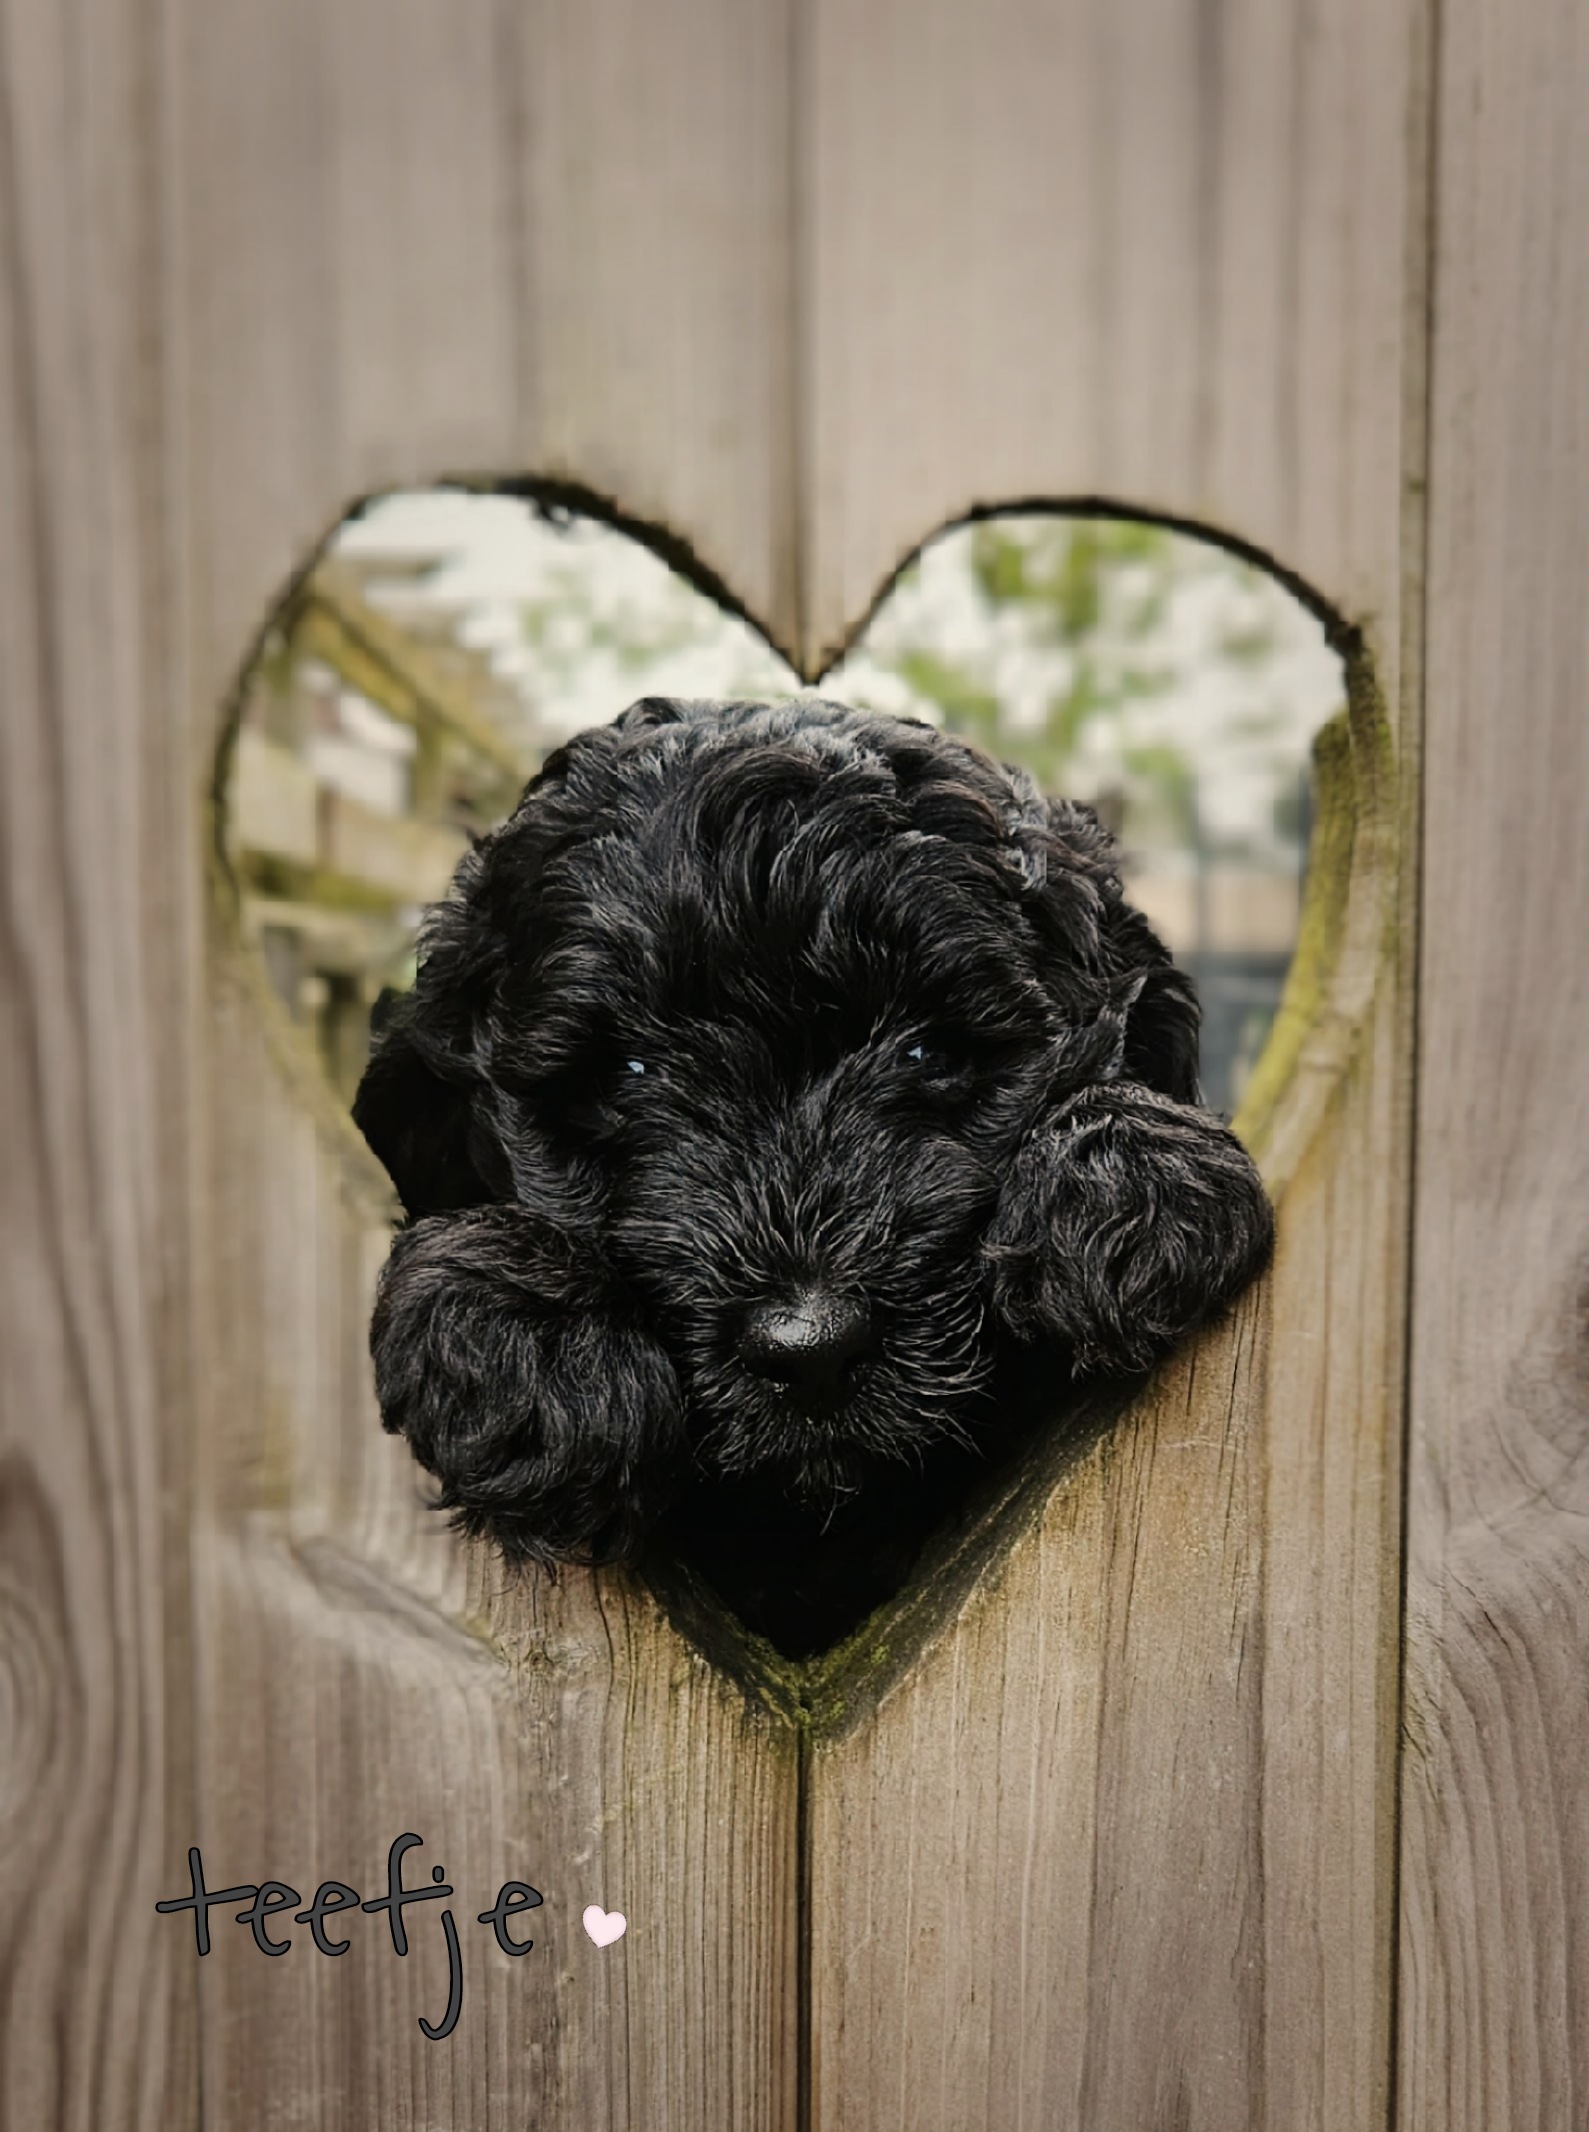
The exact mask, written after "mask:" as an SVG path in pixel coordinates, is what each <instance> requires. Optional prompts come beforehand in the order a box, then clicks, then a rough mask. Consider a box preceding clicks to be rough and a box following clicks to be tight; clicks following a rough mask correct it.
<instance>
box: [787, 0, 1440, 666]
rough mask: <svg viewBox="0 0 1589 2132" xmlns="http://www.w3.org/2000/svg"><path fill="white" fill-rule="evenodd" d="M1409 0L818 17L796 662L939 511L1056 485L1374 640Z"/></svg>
mask: <svg viewBox="0 0 1589 2132" xmlns="http://www.w3.org/2000/svg"><path fill="white" fill-rule="evenodd" d="M1419 12H1420V10H1419V8H1418V6H1417V5H1416V0H1399V4H1397V5H1394V6H1389V7H1387V6H1381V5H1376V4H1375V0H1347V4H1344V5H1337V6H1333V7H1330V8H1326V9H1318V8H1308V7H1305V6H1303V5H1302V4H1301V0H1286V4H1284V5H1279V6H1276V5H1272V4H1270V0H1226V4H1224V5H1220V6H1215V7H1207V6H1204V7H1179V8H1164V7H1160V6H1156V5H1153V4H1152V0H1123V4H1120V0H1117V4H1115V5H1111V6H1102V5H1093V4H1090V0H1063V4H1057V5H1035V4H1033V0H990V4H987V5H984V6H981V7H977V8H975V9H970V8H964V7H959V6H956V5H954V4H953V0H928V4H925V5H917V6H912V7H902V6H895V5H888V4H881V5H874V6H868V7H864V8H855V7H846V6H843V5H836V4H835V5H825V6H818V7H814V8H812V9H810V10H808V11H806V13H805V15H804V17H803V18H802V19H803V20H804V22H805V24H806V28H805V33H804V34H805V44H806V55H805V65H806V70H807V77H808V80H809V83H810V87H809V91H808V100H807V104H806V106H805V108H806V111H807V114H808V115H807V122H806V124H805V125H804V126H803V127H802V128H801V136H800V137H801V141H802V144H803V149H802V173H803V205H802V229H803V234H804V244H805V257H806V262H807V263H806V266H805V279H804V283H803V287H804V289H805V291H806V302H807V305H808V317H807V320H806V324H805V329H804V332H803V334H802V338H801V347H802V349H803V350H804V351H805V352H806V363H807V374H806V382H805V385H804V388H803V401H804V404H805V405H806V407H807V410H808V416H809V419H808V422H807V425H806V428H805V430H804V437H805V457H804V461H803V468H802V471H803V476H804V481H805V486H806V497H807V511H806V517H805V522H804V524H805V540H806V561H805V576H806V583H807V587H808V604H807V610H806V618H805V630H806V635H805V642H806V646H807V650H808V654H809V655H810V656H812V657H815V656H817V655H818V652H819V650H820V649H821V648H825V647H831V646H832V645H833V644H834V643H835V642H837V641H839V640H840V639H841V638H842V637H843V636H844V634H845V633H846V631H847V630H848V629H849V628H850V627H852V626H853V623H854V621H855V618H856V617H857V615H858V614H860V613H861V612H862V611H864V609H865V607H866V605H867V603H868V602H869V601H870V600H871V599H872V597H873V595H874V593H875V591H876V589H877V586H878V584H879V583H880V581H881V579H882V578H883V576H884V574H885V573H886V572H887V571H888V570H889V569H891V568H892V567H893V566H894V565H895V564H896V563H897V562H899V561H900V560H901V559H902V558H903V557H904V556H905V555H906V554H907V553H908V552H909V551H910V550H911V549H912V548H913V547H914V546H915V545H916V543H917V542H918V541H920V540H922V539H923V538H925V537H926V535H927V534H929V533H930V532H932V531H933V530H934V529H935V528H936V527H937V526H939V525H940V524H942V523H943V521H944V520H945V519H946V518H949V517H952V516H954V515H957V514H959V513H961V512H964V511H967V510H969V509H971V508H973V507H974V506H977V505H987V504H999V503H1002V502H1007V501H1009V500H1011V499H1014V498H1018V497H1044V496H1046V497H1057V498H1071V499H1085V498H1089V497H1091V498H1102V499H1106V500H1109V501H1113V502H1116V503H1124V504H1128V505H1135V506H1137V507H1138V508H1141V509H1146V510H1153V511H1160V512H1164V513H1167V514H1169V515H1171V516H1176V517H1185V518H1189V519H1194V520H1199V521H1202V522H1204V523H1206V524H1208V525H1211V526H1213V527H1215V528H1218V529H1221V530H1223V531H1225V532H1227V533H1231V534H1234V535H1237V536H1238V537H1240V538H1242V539H1245V540H1248V541H1251V542H1253V543H1255V544H1256V545H1257V546H1258V547H1259V548H1262V549H1264V550H1266V551H1268V552H1269V553H1270V554H1272V555H1273V556H1274V557H1276V558H1277V559H1278V560H1279V561H1281V562H1282V563H1284V564H1285V565H1286V566H1287V567H1289V568H1290V569H1293V570H1295V571H1298V572H1299V573H1301V574H1302V575H1303V576H1304V577H1306V578H1308V579H1309V580H1310V581H1311V582H1312V583H1313V584H1314V585H1315V586H1318V587H1319V588H1321V589H1322V590H1324V591H1325V592H1326V593H1327V594H1328V595H1329V596H1331V597H1332V598H1334V599H1335V600H1336V601H1337V602H1338V603H1339V604H1340V606H1341V607H1342V609H1343V610H1344V611H1345V612H1347V613H1348V614H1351V615H1354V616H1358V617H1362V616H1374V617H1377V618H1378V619H1379V620H1380V622H1381V624H1382V625H1383V627H1382V631H1381V634H1380V640H1379V650H1380V653H1381V657H1382V659H1389V658H1391V657H1392V656H1393V654H1394V638H1395V628H1394V623H1393V619H1392V618H1393V616H1394V613H1395V608H1396V586H1397V584H1398V581H1399V576H1400V561H1399V557H1400V541H1401V497H1400V480H1399V469H1400V464H1401V349H1402V345H1403V343H1402V321H1403V304H1404V289H1405V281H1406V266H1405V253H1406V247H1407V241H1408V232H1407V229H1406V227H1405V224H1404V221H1403V206H1404V202H1405V200H1406V197H1407V160H1408V155H1409V151H1411V152H1412V153H1413V154H1414V155H1416V154H1418V153H1420V152H1421V149H1422V140H1421V136H1419V135H1417V134H1416V132H1415V133H1414V135H1413V137H1412V138H1411V139H1409V125H1408V120H1409V81H1410V65H1411V61H1412V58H1413V56H1414V54H1413V25H1414V22H1415V20H1416V17H1417V15H1418V13H1419ZM1413 235H1414V240H1415V242H1417V243H1421V241H1422V232H1421V230H1415V231H1414V233H1413ZM1381 672H1382V678H1384V679H1385V680H1386V681H1387V683H1388V684H1389V685H1391V686H1392V687H1394V680H1395V677H1394V673H1393V672H1392V671H1391V670H1390V668H1389V667H1388V666H1384V665H1382V668H1381Z"/></svg>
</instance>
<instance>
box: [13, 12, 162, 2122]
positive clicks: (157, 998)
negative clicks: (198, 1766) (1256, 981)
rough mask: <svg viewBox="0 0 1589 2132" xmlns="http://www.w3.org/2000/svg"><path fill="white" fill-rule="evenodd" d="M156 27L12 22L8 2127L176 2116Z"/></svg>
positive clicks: (21, 16)
mask: <svg viewBox="0 0 1589 2132" xmlns="http://www.w3.org/2000/svg"><path fill="white" fill-rule="evenodd" d="M145 28H146V24H145V23H144V22H143V20H141V11H140V10H138V9H136V8H133V7H128V6H122V5H118V4H114V0H107V4H90V5H84V6H82V7H80V8H79V9H78V10H77V11H76V20H75V22H74V24H73V25H72V33H71V34H68V30H67V27H66V26H65V25H63V24H62V23H61V22H60V21H59V20H58V18H57V16H56V14H55V12H54V11H53V10H51V9H48V8H38V7H27V8H21V9H18V8H15V7H8V8H6V9H5V10H3V11H0V999H3V1001H4V1011H3V1012H0V1112H3V1116H4V1120H5V1126H4V1150H3V1153H0V1238H3V1258H0V1267H3V1277H0V2123H3V2124H5V2125H6V2126H7V2127H10V2126H17V2127H34V2126H38V2127H50V2128H52V2132H53V2128H56V2127H60V2128H70V2132H80V2128H81V2132H86V2128H89V2127H93V2128H99V2127H105V2128H107V2132H110V2128H117V2127H122V2126H127V2125H132V2124H134V2123H140V2122H141V2123H154V2122H158V2121H160V2119H161V2116H162V2113H163V2112H164V2111H166V2110H169V2111H170V2113H171V2119H172V2120H173V2121H180V2120H181V2119H182V2118H183V2117H184V2116H185V2115H187V2114H188V2112H189V2110H190V2108H191V2103H192V2095H193V2081H192V2066H193V2048H192V2046H193V2036H194V2000H195V1985H196V1981H197V1980H196V1978H195V1977H194V1975H193V1973H192V1971H191V1970H185V1969H182V1968H181V1967H180V1966H179V1965H176V1964H174V1963H173V1962H172V1961H171V1960H170V1959H169V1951H168V1949H167V1948H166V1946H165V1945H164V1944H163V1941H162V1937H161V1935H160V1932H159V1929H158V1928H159V1922H160V1921H159V1920H158V1919H157V1918H156V1917H155V1915H154V1911H153V1903H154V1900H155V1897H156V1895H157V1893H158V1892H159V1877H160V1872H161V1859H162V1855H163V1853H164V1851H165V1848H166V1845H167V1842H168V1841H169V1840H170V1839H171V1837H172V1833H173V1831H174V1829H177V1828H180V1827H181V1826H183V1825H184V1824H185V1823H186V1821H187V1819H188V1816H189V1813H190V1811H191V1805H192V1796H193V1785H192V1780H191V1755H190V1752H189V1746H190V1734H189V1724H188V1711H187V1700H188V1699H187V1650H188V1628H187V1622H188V1605H187V1577H186V1563H185V1554H184V1549H183V1545H182V1535H183V1534H184V1532H185V1530H186V1523H187V1503H188V1489H187V1481H186V1472H185V1450H186V1436H187V1426H188V1422H189V1420H190V1417H191V1413H192V1407H191V1404H190V1400H189V1385H188V1380H187V1360H188V1340H189V1336H190V1332H191V1319H190V1315H189V1311H188V1307H187V1297H186V1293H185V1288H184V1274H185V1268H186V1264H187V1258H188V1246H189V1224H188V1218H187V1205H188V1183H189V1179H190V1175H191V1173H190V1171H189V1169H188V1167H187V1142H186V1129H185V1122H184V1121H185V1116H186V1113H187V1111H188V1108H189V1106H190V1104H191V1101H192V1095H193V1088H192V1081H191V1076H190V1074H189V1071H188V1057H187V1047H186V1033H185V1016H184V1005H185V1003H186V1002H187V1001H188V1000H189V999H190V998H191V997H192V978H193V975H194V971H193V966H192V964H191V962H190V961H189V960H188V958H187V945H188V938H189V925H188V919H189V916H190V913H189V911H188V909H187V908H186V906H185V905H184V901H183V895H182V885H181V882H180V880H179V879H178V878H177V877H176V876H175V875H174V873H173V870H172V868H171V866H170V865H169V864H168V863H167V862H168V856H169V854H170V852H171V851H172V849H173V848H178V849H180V848H181V847H182V846H183V844H184V843H186V842H188V840H189V839H190V837H191V815H190V814H189V813H188V812H187V811H186V810H185V808H183V807H182V806H181V805H180V804H179V802H178V798H177V794H178V789H179V785H180V780H181V775H182V771H183V768H184V767H185V765H184V763H183V760H182V754H181V746H180V739H181V736H180V732H179V731H176V730H173V729H172V728H171V727H170V726H169V725H168V724H167V723H166V722H165V719H164V716H163V713H164V707H165V704H166V701H167V700H168V699H167V696H166V686H167V680H166V672H165V654H166V651H167V649H168V645H169V638H168V634H167V631H168V628H169V623H170V609H169V605H168V599H169V593H170V576H169V566H170V561H171V551H170V543H169V538H168V535H169V528H168V525H167V523H166V521H165V518H164V514H163V468H162V462H161V453H160V444H161V436H162V427H161V416H162V410H161V406H160V397H159V392H158V387H157V379H156V375H155V372H154V370H153V368H152V365H151V351H152V349H153V347H154V346H155V345H156V342H157V338H158V325H159V319H158V310H157V307H156V305H155V304H154V303H153V302H152V301H151V297H150V279H149V277H150V275H151V271H152V269H153V267H154V263H155V255H156V249H157V247H156V244H155V232H156V228H157V220H156V213H155V208H156V202H155V199H154V197H153V196H152V194H151V190H150V186H149V182H148V180H149V166H148V164H147V162H146V159H145V156H144V154H143V144H144V143H145V141H146V140H147V139H148V138H150V137H151V136H153V135H154V134H156V133H157V132H158V109H157V104H156V102H155V99H154V97H153V95H152V89H151V78H150V74H149V70H148V68H147V66H146V64H145V53H144V47H143V43H142V35H143V32H144V30H145Z"/></svg>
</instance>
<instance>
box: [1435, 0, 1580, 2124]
mask: <svg viewBox="0 0 1589 2132" xmlns="http://www.w3.org/2000/svg"><path fill="white" fill-rule="evenodd" d="M1441 46H1442V64H1441V81H1440V101H1439V114H1440V129H1439V139H1440V159H1439V191H1438V206H1439V214H1438V221H1437V229H1438V233H1439V251H1438V255H1437V260H1436V273H1435V281H1434V295H1435V307H1434V313H1433V320H1434V341H1435V348H1434V401H1433V407H1432V421H1431V437H1432V452H1431V464H1430V499H1429V514H1430V542H1429V592H1428V617H1429V619H1428V701H1429V712H1428V749H1427V762H1428V783H1427V793H1426V800H1425V831H1424V835H1425V860H1424V899H1425V905H1426V909H1427V912H1428V917H1427V921H1426V933H1425V940H1424V948H1423V958H1422V966H1421V970H1420V981H1419V1027H1420V1036H1419V1058H1420V1067H1419V1077H1418V1120H1419V1122H1418V1159H1417V1181H1418V1182H1417V1199H1416V1227H1415V1231H1414V1264H1415V1266H1416V1269H1417V1291H1416V1299H1415V1308H1414V1314H1413V1325H1412V1381H1411V1450H1410V1465H1409V1474H1408V1487H1409V1529H1408V1571H1407V1574H1408V1588H1407V1609H1408V1621H1407V1689H1406V1747H1405V1780H1404V1785H1403V1795H1402V1796H1403V1830H1404V1840H1403V1847H1402V1915H1403V1934H1402V1963H1401V1977H1402V2005H1401V2016H1400V2035H1401V2083H1400V2085H1401V2117H1400V2122H1401V2124H1402V2125H1403V2127H1404V2128H1405V2132H1437V2128H1438V2132H1479V2128H1480V2127H1483V2128H1485V2132H1489V2128H1491V2127H1494V2126H1503V2125H1504V2126H1505V2127H1507V2128H1508V2132H1568V2128H1569V2127H1575V2126H1578V2125H1581V2124H1582V2123H1583V2121H1584V2113H1585V2109H1586V2106H1589V2105H1586V2098H1589V1935H1586V1929H1585V1920H1586V1918H1589V1799H1586V1793H1585V1777H1584V1771H1585V1763H1586V1759H1589V1701H1586V1697H1585V1687H1584V1684H1585V1679H1586V1668H1589V1460H1586V1457H1585V1448H1584V1447H1585V1441H1586V1427H1589V1359H1586V1358H1589V1316H1586V1303H1585V1295H1586V1288H1585V1284H1586V1280H1589V1139H1586V1137H1585V1132H1584V1118H1585V1114H1586V1109H1589V1066H1586V1063H1585V1062H1586V1059H1589V958H1586V956H1585V951H1584V915H1585V911H1586V909H1589V836H1586V834H1585V827H1584V792H1585V790H1586V787H1589V626H1586V619H1585V617H1586V609H1585V602H1584V597H1583V559H1584V554H1585V551H1586V548H1589V398H1586V394H1585V389H1584V380H1585V377H1586V376H1589V242H1586V239H1585V221H1584V217H1585V208H1586V203H1589V141H1586V139H1585V133H1584V126H1583V113H1584V110H1585V108H1586V104H1589V25H1586V23H1585V19H1584V15H1583V12H1582V10H1581V9H1579V8H1575V7H1573V6H1571V5H1569V4H1566V0H1529V4H1528V5H1525V6H1523V7H1521V8H1518V9H1513V10H1508V12H1507V14H1506V16H1505V19H1504V21H1503V20H1502V19H1501V17H1499V16H1498V15H1497V14H1495V12H1494V11H1493V10H1490V9H1486V8H1483V7H1480V6H1475V5H1471V4H1467V0H1461V4H1458V5H1455V6H1450V7H1447V8H1446V9H1445V10H1444V20H1443V28H1442V35H1441Z"/></svg>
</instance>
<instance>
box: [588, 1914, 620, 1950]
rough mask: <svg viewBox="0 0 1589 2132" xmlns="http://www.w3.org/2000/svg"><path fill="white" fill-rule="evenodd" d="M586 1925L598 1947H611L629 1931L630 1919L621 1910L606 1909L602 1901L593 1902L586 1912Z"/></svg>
mask: <svg viewBox="0 0 1589 2132" xmlns="http://www.w3.org/2000/svg"><path fill="white" fill-rule="evenodd" d="M584 1926H585V1930H586V1931H587V1932H588V1933H589V1934H590V1936H591V1938H592V1939H593V1940H594V1941H595V1942H596V1945H597V1946H598V1947H610V1946H611V1945H612V1943H613V1941H614V1940H621V1939H622V1938H623V1936H624V1934H625V1933H626V1932H627V1931H628V1929H629V1920H628V1918H626V1917H625V1916H624V1914H623V1912H622V1911H621V1910H604V1909H603V1908H602V1907H601V1905H600V1903H592V1904H591V1905H590V1906H589V1908H588V1909H587V1910H586V1912H585V1916H584Z"/></svg>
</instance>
